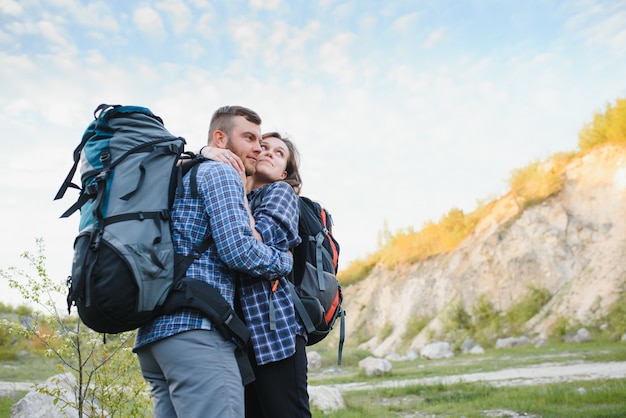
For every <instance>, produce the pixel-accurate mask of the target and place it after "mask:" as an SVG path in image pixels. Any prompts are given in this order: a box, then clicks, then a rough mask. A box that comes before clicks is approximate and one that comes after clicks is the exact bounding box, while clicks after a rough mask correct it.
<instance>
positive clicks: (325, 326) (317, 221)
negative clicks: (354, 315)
mask: <svg viewBox="0 0 626 418" xmlns="http://www.w3.org/2000/svg"><path fill="white" fill-rule="evenodd" d="M263 194H264V193H259V194H258V195H257V196H255V198H254V199H253V200H252V202H251V203H250V208H251V209H254V208H255V207H256V206H257V205H258V204H259V203H260V201H261V199H262V198H263ZM298 205H299V209H300V219H299V222H298V234H299V235H300V238H301V239H302V242H301V243H300V244H299V245H298V246H297V247H295V248H293V249H292V252H293V271H292V274H291V275H290V277H289V282H290V283H291V284H293V286H291V295H292V298H293V301H294V305H295V308H296V311H297V312H298V315H299V316H300V319H301V320H302V323H303V324H304V326H305V328H306V330H307V334H308V341H307V345H309V346H310V345H313V344H317V343H318V342H320V341H322V340H323V339H324V338H326V336H327V335H328V334H329V333H330V331H332V329H333V327H334V324H335V321H336V320H337V319H338V318H339V319H340V335H339V356H338V364H339V365H340V364H341V351H342V348H343V341H344V335H345V318H344V317H345V312H344V310H343V308H342V305H341V304H342V302H343V294H342V292H341V285H340V284H339V282H338V281H337V270H338V266H339V243H338V242H337V240H336V239H335V237H334V236H333V235H332V226H333V221H332V217H331V215H330V213H329V212H328V211H327V210H326V209H325V208H323V207H322V206H321V205H320V204H319V203H317V202H315V201H313V200H311V199H309V198H307V197H304V196H298Z"/></svg>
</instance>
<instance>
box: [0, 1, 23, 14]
mask: <svg viewBox="0 0 626 418" xmlns="http://www.w3.org/2000/svg"><path fill="white" fill-rule="evenodd" d="M23 12H24V9H23V8H22V6H20V4H19V3H18V2H16V1H14V0H0V13H2V14H6V15H10V16H19V15H21V14H22V13H23Z"/></svg>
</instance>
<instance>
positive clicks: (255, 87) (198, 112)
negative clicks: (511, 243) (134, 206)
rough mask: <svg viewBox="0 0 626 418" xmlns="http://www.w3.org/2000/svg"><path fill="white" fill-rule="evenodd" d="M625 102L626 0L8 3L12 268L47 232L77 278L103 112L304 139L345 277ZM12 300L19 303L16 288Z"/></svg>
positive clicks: (1, 254)
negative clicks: (89, 148) (79, 170)
mask: <svg viewBox="0 0 626 418" xmlns="http://www.w3.org/2000/svg"><path fill="white" fill-rule="evenodd" d="M624 97H626V1H624V0H564V1H557V0H528V1H514V0H414V1H411V0H402V1H399V0H385V1H384V2H383V1H379V0H347V1H343V0H293V1H287V0H227V1H226V0H223V1H217V0H213V1H211V0H158V1H147V0H146V1H126V0H108V1H100V0H94V1H78V0H17V1H16V0H0V133H1V135H2V151H3V152H2V153H0V169H1V173H2V176H1V177H0V195H1V196H2V205H1V206H0V207H1V208H2V209H1V211H2V212H1V213H2V215H3V216H2V217H0V225H1V230H0V236H1V241H0V269H3V270H6V269H7V268H8V267H11V266H14V267H22V266H24V261H23V259H22V258H20V254H21V253H22V252H24V251H30V252H34V251H36V246H35V240H36V239H37V238H42V239H43V242H44V245H45V256H46V269H47V271H48V274H49V275H50V277H51V278H53V279H57V278H58V280H59V281H63V280H65V278H66V277H67V276H68V275H69V274H70V270H71V260H72V255H73V252H72V246H73V240H74V237H75V236H76V234H77V229H78V215H74V217H72V218H69V219H59V215H60V214H61V213H62V212H63V211H65V209H66V208H67V207H69V206H70V205H71V204H72V203H74V201H75V199H76V198H77V193H73V192H72V191H70V192H68V193H67V194H66V197H65V198H64V199H63V200H61V201H53V197H54V195H55V194H56V191H57V190H58V188H59V186H60V185H61V182H62V181H63V179H64V178H65V176H66V174H67V172H68V170H69V169H70V167H71V164H72V152H73V150H74V148H75V147H76V145H77V144H78V143H79V141H80V139H81V137H82V134H83V132H84V130H85V128H86V127H87V125H88V123H89V122H90V121H91V119H92V118H93V110H94V109H95V108H96V106H98V105H99V104H100V103H110V104H125V105H139V106H144V107H148V108H150V109H151V110H152V111H153V112H154V113H155V114H157V115H159V116H161V117H162V118H163V120H164V122H165V125H166V127H167V128H168V129H169V130H170V132H172V133H173V134H175V135H178V136H182V137H184V138H185V139H186V140H187V149H190V150H197V149H198V148H200V147H201V146H202V145H205V144H206V136H207V128H208V123H209V120H210V117H211V114H212V113H213V111H214V110H215V109H217V108H218V107H219V106H222V105H225V104H231V105H232V104H238V105H243V106H247V107H250V108H252V109H254V110H256V111H257V112H258V113H259V114H260V115H261V117H262V119H263V126H262V129H263V131H274V130H278V131H280V132H281V133H283V134H286V135H288V136H290V137H291V138H292V139H293V140H294V141H295V143H296V145H297V146H298V149H299V151H300V154H301V157H302V163H301V172H302V177H303V181H304V186H303V190H302V194H303V195H305V196H308V197H311V198H313V199H315V200H318V201H319V202H321V203H322V204H323V205H324V206H325V207H327V208H328V209H329V211H330V212H331V213H332V215H333V219H334V222H335V225H334V233H335V236H336V237H337V239H338V241H339V242H340V244H341V256H340V267H341V268H345V267H347V266H348V265H349V264H350V262H352V261H354V260H358V259H362V258H365V257H366V256H367V255H369V254H371V253H374V252H375V251H376V250H377V249H378V248H379V245H380V240H379V237H380V236H381V232H383V231H389V232H391V233H394V232H397V231H400V230H407V229H409V228H412V229H414V230H419V229H420V228H421V227H422V226H423V225H424V223H425V222H428V221H435V222H436V221H438V220H439V219H440V218H441V217H442V216H443V215H445V214H446V213H447V212H448V211H449V210H451V209H452V208H458V209H461V210H463V211H465V212H466V213H468V212H471V211H472V210H474V209H475V208H476V206H477V204H478V202H488V201H491V200H493V199H495V198H497V197H498V196H501V195H503V194H505V193H506V192H507V191H508V183H507V182H508V179H509V177H510V174H511V172H512V170H514V169H516V168H521V167H524V166H526V165H528V164H529V163H531V162H533V161H536V160H543V159H546V158H548V157H549V156H551V155H553V154H554V153H557V152H562V151H575V150H576V149H577V145H578V133H579V131H580V130H581V128H582V127H583V126H584V125H585V124H586V123H588V122H590V121H591V120H592V119H593V115H594V114H595V113H598V112H602V111H603V110H604V109H605V108H606V106H607V105H608V104H614V103H615V100H617V99H619V98H624ZM0 302H3V303H9V304H18V303H21V302H22V301H21V299H20V298H19V296H17V294H16V293H15V292H14V291H13V290H12V289H9V288H8V286H7V284H6V282H4V281H3V282H2V283H0Z"/></svg>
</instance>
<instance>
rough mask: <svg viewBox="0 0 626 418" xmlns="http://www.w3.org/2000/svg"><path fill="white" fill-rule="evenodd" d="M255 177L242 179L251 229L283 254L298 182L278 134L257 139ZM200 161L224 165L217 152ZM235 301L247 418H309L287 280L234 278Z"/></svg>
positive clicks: (292, 235)
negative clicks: (246, 350) (245, 364)
mask: <svg viewBox="0 0 626 418" xmlns="http://www.w3.org/2000/svg"><path fill="white" fill-rule="evenodd" d="M261 148H262V150H263V151H262V152H261V154H260V156H259V159H258V161H257V165H256V173H255V174H254V175H252V176H249V177H247V179H246V188H247V190H248V191H249V193H248V201H249V202H251V206H252V207H251V208H250V209H251V214H252V217H253V219H251V224H252V226H253V228H254V229H255V231H256V232H258V234H259V236H258V237H257V238H260V239H261V240H262V241H263V242H264V243H265V244H267V245H270V246H272V247H275V248H277V249H280V250H283V251H287V250H289V249H291V248H293V247H295V246H296V245H298V244H299V243H300V238H299V237H298V217H299V209H298V197H297V194H298V193H299V192H300V188H301V186H302V181H301V178H300V173H299V170H298V163H299V156H298V152H297V150H296V148H295V146H294V144H293V143H292V142H291V141H290V140H289V139H288V138H283V137H281V135H280V134H279V133H276V132H271V133H267V134H264V135H263V138H262V141H261ZM201 152H202V153H203V155H205V156H207V157H209V158H212V159H215V160H220V161H224V162H226V163H230V164H231V165H233V167H235V168H236V169H238V171H239V172H241V169H240V168H239V167H240V166H239V164H240V162H238V161H236V159H235V157H233V156H232V155H228V154H227V153H224V152H223V151H220V150H218V149H214V148H213V149H210V150H208V149H207V148H206V147H205V148H204V149H203V150H202V151H201ZM238 290H239V301H240V303H241V310H242V313H243V318H244V320H245V321H246V323H247V325H248V327H249V328H250V330H251V331H252V338H251V340H252V352H251V353H250V354H251V356H250V357H251V358H250V359H251V362H252V366H253V369H254V373H255V376H256V380H255V382H254V383H252V384H250V385H248V386H246V417H247V418H253V417H254V418H257V417H264V418H277V417H278V418H280V417H285V418H298V417H310V416H311V412H310V409H309V397H308V392H307V359H306V332H305V330H304V326H303V325H302V324H301V322H300V320H299V319H298V317H297V315H296V312H295V309H294V306H293V300H292V298H291V294H290V291H289V284H288V282H287V279H286V278H284V277H282V278H280V279H277V280H274V281H267V280H263V281H261V280H259V279H255V278H251V277H247V276H242V277H240V281H239V283H238Z"/></svg>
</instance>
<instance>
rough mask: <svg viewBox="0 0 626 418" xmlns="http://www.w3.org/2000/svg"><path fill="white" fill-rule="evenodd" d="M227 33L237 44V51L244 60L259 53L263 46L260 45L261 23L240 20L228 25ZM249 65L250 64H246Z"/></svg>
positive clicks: (262, 29)
mask: <svg viewBox="0 0 626 418" xmlns="http://www.w3.org/2000/svg"><path fill="white" fill-rule="evenodd" d="M228 32H229V33H230V34H231V36H232V37H233V40H234V41H235V43H236V44H237V49H238V51H239V53H240V54H241V55H242V58H244V59H250V58H251V57H254V56H257V55H259V54H260V53H261V49H262V48H265V46H264V45H263V44H262V43H261V36H262V34H263V32H264V27H263V25H262V24H261V23H259V22H256V21H253V20H249V19H245V18H240V19H236V20H234V21H233V22H231V23H230V25H229V28H228ZM248 64H249V65H250V63H248Z"/></svg>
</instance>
